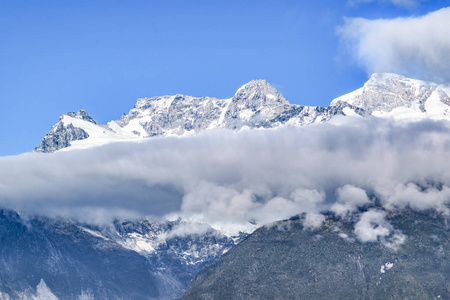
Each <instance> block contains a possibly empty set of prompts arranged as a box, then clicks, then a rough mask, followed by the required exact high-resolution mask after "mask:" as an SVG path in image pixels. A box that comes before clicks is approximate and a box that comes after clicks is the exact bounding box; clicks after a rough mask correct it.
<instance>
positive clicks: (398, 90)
mask: <svg viewBox="0 0 450 300" xmlns="http://www.w3.org/2000/svg"><path fill="white" fill-rule="evenodd" d="M433 92H436V93H437V95H438V96H439V98H440V101H441V102H443V103H445V104H449V103H450V102H449V98H448V96H447V95H446V94H445V92H444V91H443V90H442V89H440V88H439V87H438V86H437V85H436V84H434V83H429V82H425V81H421V80H416V79H411V78H407V77H404V76H402V75H398V74H392V73H374V74H372V76H371V77H370V78H369V80H368V81H367V82H366V83H365V84H364V86H363V87H362V88H360V89H358V90H356V91H354V92H351V93H349V94H346V95H344V96H341V97H339V98H336V99H334V100H333V101H332V102H331V105H330V106H337V105H338V104H339V102H345V103H348V104H350V105H352V106H354V107H358V108H361V109H363V110H365V111H366V112H368V113H369V114H371V113H372V112H374V111H379V112H390V111H392V110H393V109H395V108H398V107H404V108H411V107H417V109H420V110H421V111H425V105H424V104H425V102H426V101H427V100H428V99H429V98H430V96H431V95H432V93H433Z"/></svg>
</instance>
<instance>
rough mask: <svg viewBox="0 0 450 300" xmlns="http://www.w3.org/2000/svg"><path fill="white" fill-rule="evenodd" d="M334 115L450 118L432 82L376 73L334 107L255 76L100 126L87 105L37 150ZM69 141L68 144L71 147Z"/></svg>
mask: <svg viewBox="0 0 450 300" xmlns="http://www.w3.org/2000/svg"><path fill="white" fill-rule="evenodd" d="M335 115H360V116H368V115H373V116H377V117H392V118H396V119H408V120H409V119H417V118H424V117H430V118H437V119H450V117H449V115H450V98H449V97H448V95H447V94H446V93H445V92H444V90H442V89H441V88H439V87H438V86H437V85H436V84H434V83H428V82H424V81H420V80H415V79H410V78H406V77H404V76H401V75H397V74H388V73H375V74H373V75H372V76H371V77H370V79H369V80H368V81H367V82H366V83H365V84H364V86H363V87H362V88H360V89H358V90H356V91H354V92H351V93H349V94H347V95H344V96H341V97H339V98H336V99H334V100H333V101H332V102H331V104H330V106H328V107H320V106H316V107H314V106H302V105H296V104H290V103H289V102H288V101H287V100H286V99H285V98H284V97H283V96H282V95H281V94H280V92H278V91H277V90H276V89H275V88H274V87H272V86H271V85H270V84H269V83H267V81H265V80H252V81H250V82H249V83H247V84H245V85H243V86H242V87H241V88H239V89H238V90H237V92H236V94H235V95H234V96H233V98H231V99H217V98H212V97H202V98H196V97H192V96H185V95H175V96H162V97H153V98H141V99H138V100H137V101H136V104H135V105H134V108H133V109H131V110H130V111H129V113H128V114H126V115H123V116H122V118H121V119H120V120H116V121H111V122H109V123H108V124H107V125H100V124H97V122H95V121H94V119H92V118H91V117H90V116H89V115H88V114H87V113H86V112H85V111H84V110H82V109H81V110H80V111H79V112H78V113H76V114H75V113H68V114H63V115H61V116H60V119H59V122H58V123H57V124H56V125H54V126H53V127H52V129H51V130H50V132H49V133H48V134H47V135H46V136H45V137H44V139H43V140H42V142H41V144H40V145H39V146H38V147H36V149H35V151H37V152H54V151H57V150H61V149H65V150H68V149H80V148H89V147H93V146H99V145H103V144H106V143H110V142H116V141H124V140H126V141H130V140H134V141H139V140H140V139H142V138H148V137H153V136H174V135H175V136H182V135H188V134H193V133H198V132H201V131H205V130H209V129H213V128H227V129H232V130H240V129H242V128H261V127H262V128H273V127H277V126H280V125H284V124H286V125H294V126H302V125H307V124H311V123H318V122H325V121H328V120H329V119H331V118H332V117H333V116H335ZM69 146H70V148H68V147H69Z"/></svg>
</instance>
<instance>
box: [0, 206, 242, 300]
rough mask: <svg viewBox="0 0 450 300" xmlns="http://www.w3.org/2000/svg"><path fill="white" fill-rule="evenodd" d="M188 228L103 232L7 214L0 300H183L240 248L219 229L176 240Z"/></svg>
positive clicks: (0, 243)
mask: <svg viewBox="0 0 450 300" xmlns="http://www.w3.org/2000/svg"><path fill="white" fill-rule="evenodd" d="M180 222H181V221H180V220H177V221H172V222H163V223H159V222H150V221H147V220H144V221H140V222H116V223H114V224H111V225H109V226H105V227H103V228H98V227H92V226H88V225H85V224H78V223H76V222H71V221H69V220H61V219H58V220H56V219H49V218H42V217H32V218H27V219H23V218H22V217H21V216H19V215H18V214H17V213H15V212H13V211H8V210H0V266H1V268H0V299H56V298H58V299H174V298H177V297H180V296H181V295H182V294H183V292H184V291H185V290H186V288H187V285H188V283H189V281H190V279H191V278H192V276H193V275H194V274H196V273H197V272H198V271H199V270H200V269H201V268H203V267H205V266H206V265H208V264H209V263H211V262H212V261H214V260H215V259H217V258H218V257H219V256H220V255H221V254H222V253H223V252H224V251H227V250H228V249H229V248H230V247H231V246H233V245H234V243H235V242H234V241H233V240H232V239H230V238H227V237H225V236H223V235H220V234H219V233H218V232H216V231H214V230H213V229H211V228H206V229H205V231H204V232H203V234H201V235H199V234H190V235H189V234H185V235H183V236H181V235H176V234H174V230H176V229H177V228H179V226H181V225H183V224H181V223H180ZM185 225H186V224H185ZM39 296H41V298H39ZM36 297H37V298H36ZM52 297H55V298H52Z"/></svg>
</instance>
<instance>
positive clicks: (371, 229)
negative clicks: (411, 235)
mask: <svg viewBox="0 0 450 300" xmlns="http://www.w3.org/2000/svg"><path fill="white" fill-rule="evenodd" d="M385 217H386V213H385V212H383V211H378V210H369V211H367V212H365V213H363V214H362V215H361V219H360V220H359V222H358V223H356V225H355V234H356V236H357V237H358V239H359V240H360V241H362V242H376V241H377V240H378V238H380V237H381V238H382V237H385V236H388V235H389V234H390V233H391V230H392V229H393V228H392V225H391V224H389V223H388V222H387V221H386V219H385Z"/></svg>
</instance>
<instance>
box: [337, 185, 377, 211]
mask: <svg viewBox="0 0 450 300" xmlns="http://www.w3.org/2000/svg"><path fill="white" fill-rule="evenodd" d="M369 202H370V200H369V197H367V193H366V191H365V190H363V189H361V188H358V187H354V186H352V185H350V184H347V185H345V186H343V187H340V188H339V189H338V190H337V202H336V203H335V204H333V205H332V206H331V210H332V211H333V212H335V213H336V214H337V215H338V216H342V217H345V216H346V215H347V214H348V213H350V212H353V211H355V210H356V209H357V208H358V207H360V206H363V205H364V204H367V203H369Z"/></svg>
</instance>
